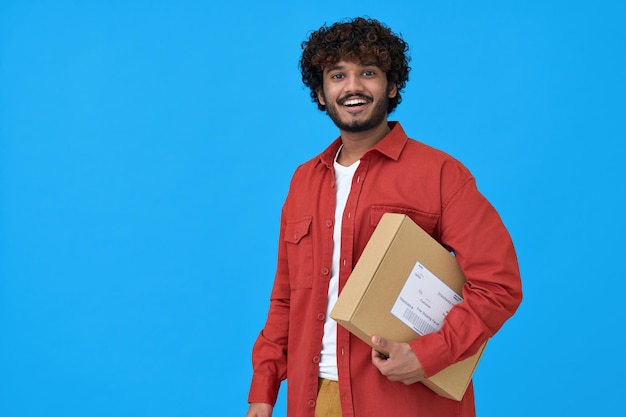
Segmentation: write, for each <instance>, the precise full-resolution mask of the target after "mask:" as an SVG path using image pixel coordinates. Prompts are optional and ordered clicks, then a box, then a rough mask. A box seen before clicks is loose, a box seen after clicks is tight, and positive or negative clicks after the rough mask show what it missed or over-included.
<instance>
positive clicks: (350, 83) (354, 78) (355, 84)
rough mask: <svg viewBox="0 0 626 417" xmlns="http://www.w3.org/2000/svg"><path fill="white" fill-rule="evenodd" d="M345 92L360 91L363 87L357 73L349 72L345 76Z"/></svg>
mask: <svg viewBox="0 0 626 417" xmlns="http://www.w3.org/2000/svg"><path fill="white" fill-rule="evenodd" d="M345 89H346V93H356V92H360V91H362V89H363V84H362V83H361V78H360V77H359V74H357V73H350V74H348V75H347V77H346V83H345Z"/></svg>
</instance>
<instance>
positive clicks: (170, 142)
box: [0, 0, 626, 417]
mask: <svg viewBox="0 0 626 417" xmlns="http://www.w3.org/2000/svg"><path fill="white" fill-rule="evenodd" d="M357 15H368V16H371V17H373V18H376V19H379V20H381V21H383V22H385V23H386V24H388V25H389V26H390V27H391V28H392V29H393V30H394V31H395V32H398V33H401V34H402V35H403V37H404V38H405V40H407V42H408V43H409V44H410V46H411V51H410V54H411V56H412V61H411V66H412V68H413V70H412V72H411V77H410V81H409V83H408V86H407V88H406V90H405V93H404V101H403V103H402V104H401V105H400V106H399V107H398V109H397V111H396V112H395V113H394V114H393V115H392V119H394V120H400V121H402V123H403V125H404V127H405V129H406V131H407V132H408V133H409V135H410V136H412V137H414V138H416V139H419V140H421V141H424V142H426V143H428V144H430V145H433V146H435V147H438V148H440V149H442V150H445V151H447V152H448V153H450V154H452V155H453V156H455V157H457V158H458V159H460V160H461V161H462V162H463V163H465V164H466V165H467V166H468V167H469V168H470V169H471V170H472V172H473V173H474V175H475V176H476V178H477V181H478V185H479V188H480V189H481V190H482V191H483V193H484V194H485V195H486V196H487V197H488V198H489V199H490V200H491V201H492V203H493V204H494V205H495V206H496V208H497V209H498V210H499V211H500V213H501V215H502V217H503V219H504V221H505V223H506V225H507V226H508V228H509V229H510V232H511V234H512V236H513V239H514V241H515V243H516V246H517V249H518V255H519V260H520V265H521V269H522V274H523V281H524V291H525V299H524V302H523V304H522V306H521V307H520V309H519V311H518V313H517V315H515V316H514V317H513V318H512V319H511V320H510V321H508V322H507V323H506V324H505V326H504V327H503V329H502V330H501V331H500V332H499V333H498V334H497V335H496V336H495V337H494V338H493V340H492V341H491V343H490V346H489V348H488V350H487V351H486V353H485V355H484V357H483V359H482V361H481V363H480V366H479V368H478V369H477V371H476V374H475V384H476V397H477V400H476V401H477V410H478V414H479V415H480V416H482V417H487V416H503V415H506V416H528V415H541V416H554V415H568V416H570V415H624V414H623V413H624V411H623V408H622V403H623V401H622V399H623V396H624V394H626V392H625V391H626V390H625V389H624V382H623V372H624V369H625V363H624V355H623V348H621V346H620V344H621V342H619V340H621V338H620V336H621V332H622V330H623V328H624V321H625V320H626V317H625V315H624V310H623V307H622V305H621V303H622V302H623V294H622V291H623V285H622V281H623V259H624V255H623V249H624V248H623V244H622V242H623V239H622V235H623V234H624V233H625V232H626V230H625V227H624V217H623V209H622V208H621V204H622V202H621V200H622V199H623V197H624V185H623V182H624V172H623V166H624V163H623V153H622V146H621V145H622V143H623V141H624V139H626V128H625V126H624V120H625V116H626V112H625V110H626V105H625V99H624V97H625V96H626V85H625V82H624V75H625V74H626V72H625V65H624V56H625V55H624V54H625V51H624V45H625V41H626V29H625V28H626V25H624V21H625V19H626V7H625V6H624V3H623V2H620V1H596V2H583V1H523V2H521V1H520V2H507V1H486V0H485V1H483V0H481V1H474V2H464V1H438V2H432V1H429V2H426V1H408V0H407V1H389V2H374V1H359V2H352V3H350V2H327V1H318V2H306V3H304V2H302V3H298V2H294V1H277V2H248V1H238V2H209V1H178V2H166V1H150V2H148V1H134V0H130V1H91V2H80V1H67V0H61V1H54V2H53V1H6V0H5V1H3V2H1V3H0V80H1V87H0V416H2V417H22V416H23V417H27V416H28V417H31V416H33V417H34V416H68V417H70V416H81V417H84V416H107V417H109V416H153V417H154V416H208V415H227V416H237V415H239V416H243V415H245V412H246V410H247V403H246V396H247V391H248V385H249V381H250V376H251V367H250V350H251V346H252V343H253V341H254V339H255V338H256V335H257V333H258V331H259V330H260V329H261V327H262V325H263V323H264V320H265V313H266V311H267V307H268V297H269V292H270V289H271V283H272V278H273V271H274V267H275V257H276V244H277V243H276V240H277V235H278V221H279V212H280V207H281V204H282V202H283V199H284V197H285V194H286V191H287V186H288V181H289V178H290V176H291V174H292V172H293V170H294V169H295V167H296V166H297V165H298V164H300V163H301V162H303V161H305V160H308V159H309V158H311V157H313V156H314V155H316V154H317V153H318V152H320V151H321V150H322V149H324V148H325V147H326V146H327V144H328V143H329V142H330V141H331V140H332V139H334V138H335V137H336V136H337V130H336V128H335V127H334V125H333V124H332V123H331V122H330V121H329V120H328V118H327V117H326V115H325V114H323V113H322V112H319V111H318V110H317V109H316V107H315V105H314V104H312V103H311V102H310V99H309V96H308V91H307V90H305V89H304V87H303V86H302V84H301V81H300V74H299V72H298V67H297V62H298V58H299V55H300V52H301V50H300V42H301V41H302V40H304V39H305V37H306V36H307V33H309V31H311V30H314V29H317V28H318V27H319V26H321V25H322V24H323V23H325V22H328V23H332V22H334V21H336V20H339V19H342V18H346V17H354V16H357ZM275 415H276V416H284V415H285V406H284V392H283V394H281V398H280V400H279V404H278V405H277V407H276V411H275Z"/></svg>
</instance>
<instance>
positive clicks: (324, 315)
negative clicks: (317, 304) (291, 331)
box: [317, 313, 326, 320]
mask: <svg viewBox="0 0 626 417" xmlns="http://www.w3.org/2000/svg"><path fill="white" fill-rule="evenodd" d="M325 318H326V314H324V313H317V319H318V320H324V319H325Z"/></svg>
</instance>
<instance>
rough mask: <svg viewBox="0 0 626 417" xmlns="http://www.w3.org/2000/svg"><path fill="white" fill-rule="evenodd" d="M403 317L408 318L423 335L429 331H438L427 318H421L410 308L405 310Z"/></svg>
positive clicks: (414, 328)
mask: <svg viewBox="0 0 626 417" xmlns="http://www.w3.org/2000/svg"><path fill="white" fill-rule="evenodd" d="M403 317H404V318H405V319H407V320H408V321H409V322H410V323H411V324H412V325H413V330H415V331H416V332H417V333H419V334H420V336H423V335H425V334H428V333H434V332H436V331H437V329H436V328H434V327H433V326H431V325H430V324H429V323H428V322H427V321H426V320H424V319H423V318H421V317H420V316H419V315H417V314H415V313H414V312H413V311H412V310H411V309H410V308H407V309H406V310H404V314H403Z"/></svg>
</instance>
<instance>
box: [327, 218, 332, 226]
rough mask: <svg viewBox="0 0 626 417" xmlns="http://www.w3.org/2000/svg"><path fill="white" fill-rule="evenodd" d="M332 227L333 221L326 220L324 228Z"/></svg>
mask: <svg viewBox="0 0 626 417" xmlns="http://www.w3.org/2000/svg"><path fill="white" fill-rule="evenodd" d="M332 225H333V221H332V220H330V219H328V220H326V226H327V227H331V226H332Z"/></svg>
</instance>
